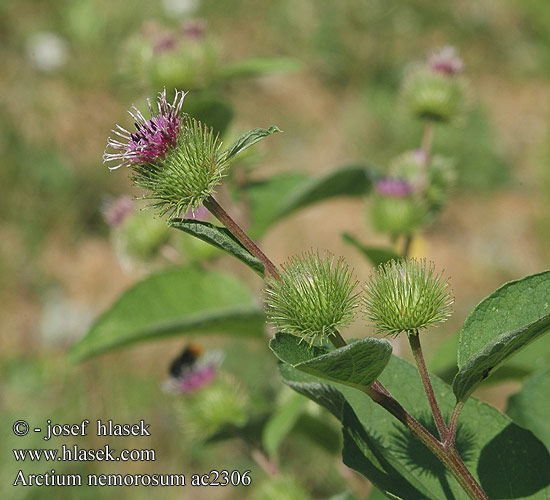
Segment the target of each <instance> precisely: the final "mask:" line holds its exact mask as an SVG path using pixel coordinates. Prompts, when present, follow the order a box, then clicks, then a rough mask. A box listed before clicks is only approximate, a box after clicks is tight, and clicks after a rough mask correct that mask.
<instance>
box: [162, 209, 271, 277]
mask: <svg viewBox="0 0 550 500" xmlns="http://www.w3.org/2000/svg"><path fill="white" fill-rule="evenodd" d="M168 224H169V225H170V226H171V227H174V228H176V229H179V230H181V231H183V232H185V233H188V234H192V235H193V236H196V237H197V238H199V239H200V240H202V241H205V242H207V243H210V244H211V245H213V246H215V247H216V248H219V249H221V250H224V251H225V252H227V253H228V254H230V255H232V256H233V257H236V258H237V259H239V260H240V261H241V262H244V263H245V264H246V265H247V266H249V267H251V268H252V269H253V270H254V271H256V272H257V273H258V274H259V275H260V276H263V274H264V265H263V263H262V261H261V260H260V259H258V258H257V257H254V255H252V254H251V253H250V252H249V251H248V250H247V249H246V248H245V247H244V246H243V245H242V244H241V243H240V242H239V240H237V239H236V238H235V237H234V236H233V235H232V234H231V232H230V231H229V230H227V229H226V228H224V227H218V226H215V225H214V224H210V223H209V222H203V221H200V220H194V219H173V220H171V221H170V222H169V223H168Z"/></svg>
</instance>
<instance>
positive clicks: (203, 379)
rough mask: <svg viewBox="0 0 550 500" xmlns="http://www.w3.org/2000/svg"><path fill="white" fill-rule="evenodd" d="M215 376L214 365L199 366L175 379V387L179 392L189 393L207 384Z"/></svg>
mask: <svg viewBox="0 0 550 500" xmlns="http://www.w3.org/2000/svg"><path fill="white" fill-rule="evenodd" d="M215 376H216V366H215V365H213V364H210V365H204V366H199V367H196V368H194V369H192V370H190V371H189V372H188V373H186V374H184V375H182V376H181V377H179V378H178V379H176V380H175V382H176V384H175V389H176V391H177V392H179V393H182V394H189V393H190V392H194V391H197V390H198V389H200V388H202V387H204V386H205V385H207V384H208V383H209V382H211V381H212V380H213V379H214V377H215Z"/></svg>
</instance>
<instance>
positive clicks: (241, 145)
mask: <svg viewBox="0 0 550 500" xmlns="http://www.w3.org/2000/svg"><path fill="white" fill-rule="evenodd" d="M280 131H281V130H280V129H279V128H278V127H276V126H275V125H272V126H271V127H269V128H268V129H265V128H255V129H252V130H249V131H248V132H246V133H245V134H243V135H241V136H240V137H239V138H238V139H237V140H236V141H235V142H234V143H233V144H231V146H229V149H228V150H227V151H226V153H225V159H226V160H230V159H232V158H233V157H234V156H236V155H238V154H239V153H240V152H241V151H244V150H245V149H247V148H249V147H250V146H253V145H254V144H256V143H257V142H258V141H261V140H262V139H263V138H264V137H267V136H268V135H271V134H274V133H275V132H280Z"/></svg>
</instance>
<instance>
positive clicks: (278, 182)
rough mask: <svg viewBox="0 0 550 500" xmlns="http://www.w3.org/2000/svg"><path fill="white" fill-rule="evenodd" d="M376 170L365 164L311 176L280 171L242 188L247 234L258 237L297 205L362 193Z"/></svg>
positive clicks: (368, 187)
mask: <svg viewBox="0 0 550 500" xmlns="http://www.w3.org/2000/svg"><path fill="white" fill-rule="evenodd" d="M377 175H378V174H377V173H376V171H375V170H374V168H372V167H370V166H368V165H349V166H345V167H340V168H337V169H335V170H331V171H330V172H328V173H326V174H324V175H322V176H320V177H315V178H311V177H309V176H307V175H304V174H296V173H293V174H281V175H279V176H275V177H272V178H271V179H267V180H265V181H261V182H255V183H253V184H249V185H248V186H247V188H246V190H247V195H248V199H249V201H250V209H251V217H252V221H253V224H252V228H251V229H250V232H251V234H252V235H253V236H254V237H259V236H262V235H263V234H264V232H265V231H266V229H267V228H268V227H269V226H270V225H271V224H273V223H275V222H277V221H279V220H280V219H282V218H284V217H287V216H289V215H290V214H292V213H294V212H296V211H297V210H299V209H302V208H305V207H307V206H309V205H313V204H315V203H319V202H321V201H324V200H327V199H330V198H335V197H338V196H363V195H366V194H368V192H369V191H370V189H371V186H372V182H373V179H376V177H377Z"/></svg>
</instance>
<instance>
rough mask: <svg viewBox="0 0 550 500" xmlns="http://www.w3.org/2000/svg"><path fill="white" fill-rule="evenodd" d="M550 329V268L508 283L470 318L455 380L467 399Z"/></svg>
mask: <svg viewBox="0 0 550 500" xmlns="http://www.w3.org/2000/svg"><path fill="white" fill-rule="evenodd" d="M548 330H550V271H546V272H543V273H539V274H535V275H532V276H527V277H526V278H523V279H520V280H517V281H512V282H510V283H507V284H505V285H504V286H502V287H501V288H499V289H498V290H496V291H495V292H494V293H492V294H491V295H490V296H489V297H487V298H486V299H484V300H483V301H482V302H480V304H478V305H477V306H476V307H475V309H474V310H473V311H472V313H471V314H470V315H469V316H468V318H467V319H466V321H465V323H464V326H463V327H462V330H461V332H460V341H459V346H458V368H459V372H458V374H457V376H456V377H455V380H454V382H453V390H454V392H455V395H456V397H457V399H458V400H461V401H465V400H466V399H467V398H468V396H469V395H470V394H471V393H472V391H473V390H474V389H475V388H476V387H477V385H478V384H479V383H480V382H481V381H482V380H484V379H485V378H487V377H488V376H489V375H490V373H491V372H492V371H493V370H494V369H495V368H496V367H497V366H498V365H500V363H502V362H503V361H505V360H507V359H508V358H509V357H511V356H512V355H514V354H515V353H516V352H518V351H519V350H520V349H522V348H523V347H525V346H526V345H527V344H529V343H530V342H532V341H534V340H536V339H537V338H538V337H540V336H541V335H543V334H544V333H546V332H547V331H548Z"/></svg>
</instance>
